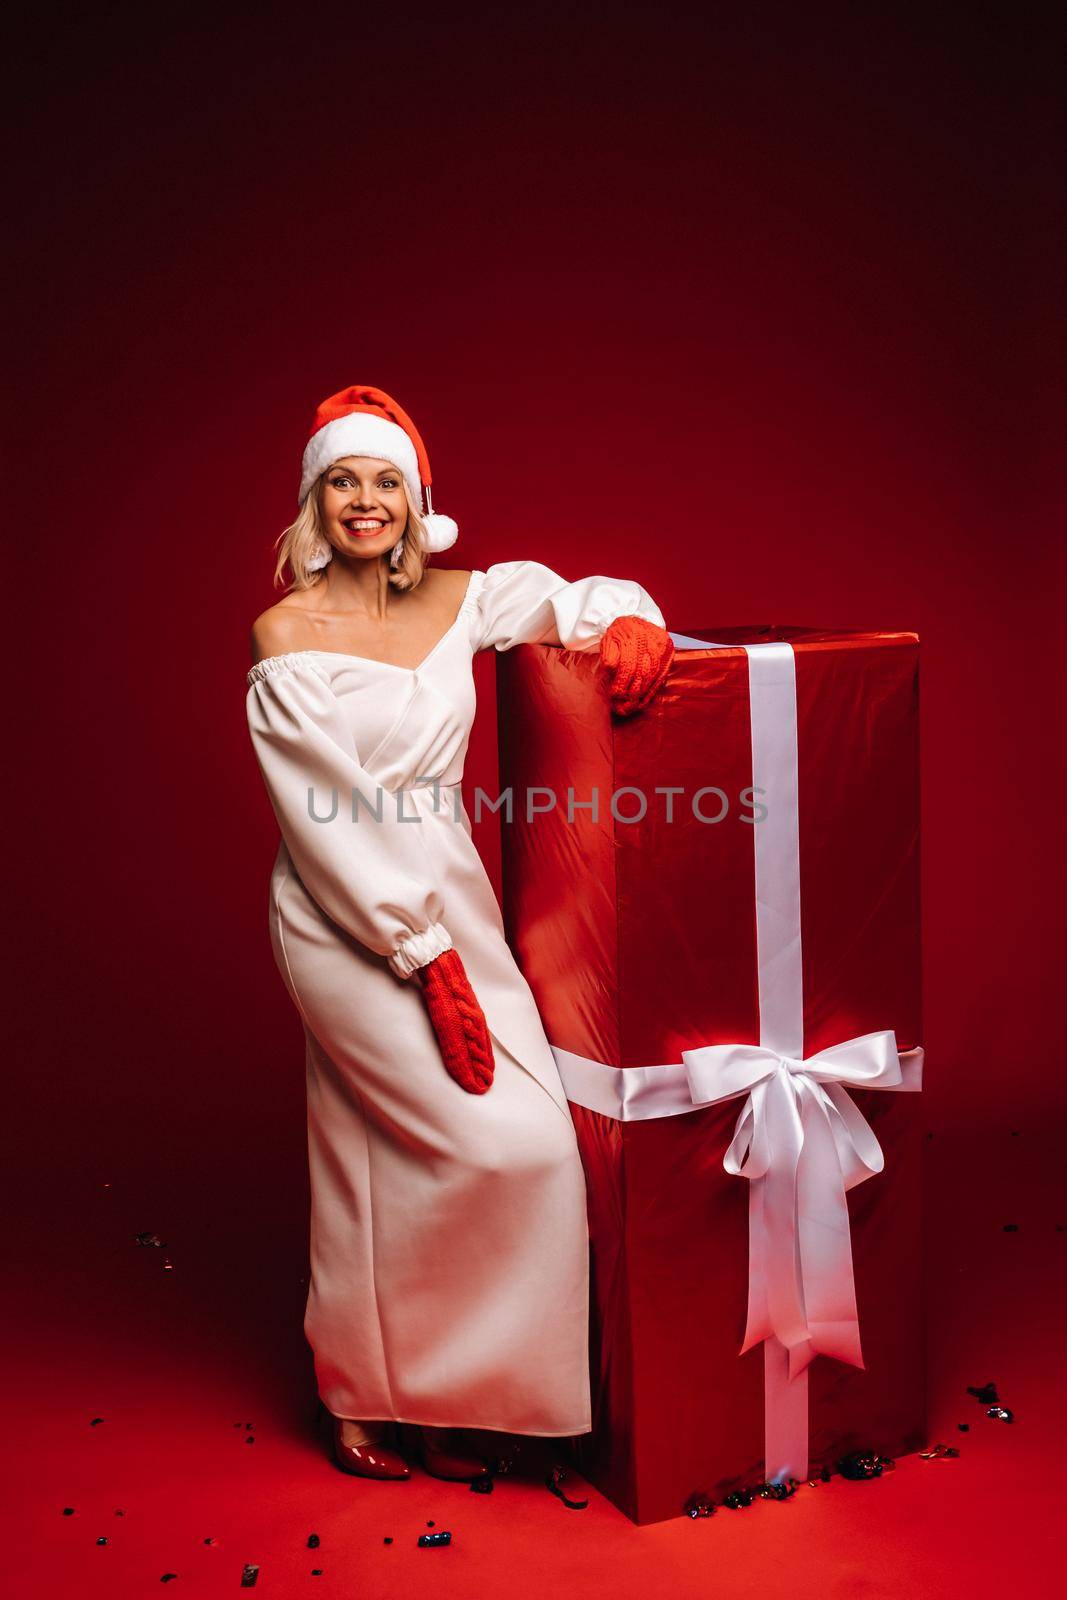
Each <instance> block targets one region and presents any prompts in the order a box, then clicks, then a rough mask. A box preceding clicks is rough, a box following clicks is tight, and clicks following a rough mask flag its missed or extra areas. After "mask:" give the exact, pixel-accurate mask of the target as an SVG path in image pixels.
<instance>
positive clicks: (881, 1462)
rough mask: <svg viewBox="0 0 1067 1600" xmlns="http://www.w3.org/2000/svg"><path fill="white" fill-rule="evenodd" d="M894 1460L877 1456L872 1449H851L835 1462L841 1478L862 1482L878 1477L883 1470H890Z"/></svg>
mask: <svg viewBox="0 0 1067 1600" xmlns="http://www.w3.org/2000/svg"><path fill="white" fill-rule="evenodd" d="M894 1465H895V1463H894V1462H892V1461H889V1460H888V1459H887V1458H886V1457H884V1456H879V1455H876V1454H875V1453H874V1451H873V1450H853V1451H852V1452H851V1453H850V1454H849V1455H847V1456H842V1457H841V1460H840V1461H839V1462H838V1463H837V1470H838V1472H839V1473H840V1474H841V1476H842V1477H843V1478H849V1479H851V1481H852V1482H853V1483H862V1482H864V1481H866V1480H867V1479H868V1478H880V1477H881V1476H882V1473H883V1472H889V1471H892V1469H893V1466H894Z"/></svg>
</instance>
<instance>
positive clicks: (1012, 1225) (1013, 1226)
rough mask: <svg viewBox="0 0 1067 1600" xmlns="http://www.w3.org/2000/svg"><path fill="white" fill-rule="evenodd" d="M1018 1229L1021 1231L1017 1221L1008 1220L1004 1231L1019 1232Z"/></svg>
mask: <svg viewBox="0 0 1067 1600" xmlns="http://www.w3.org/2000/svg"><path fill="white" fill-rule="evenodd" d="M1018 1231H1019V1224H1018V1223H1017V1222H1006V1223H1005V1224H1004V1232H1005V1233H1018Z"/></svg>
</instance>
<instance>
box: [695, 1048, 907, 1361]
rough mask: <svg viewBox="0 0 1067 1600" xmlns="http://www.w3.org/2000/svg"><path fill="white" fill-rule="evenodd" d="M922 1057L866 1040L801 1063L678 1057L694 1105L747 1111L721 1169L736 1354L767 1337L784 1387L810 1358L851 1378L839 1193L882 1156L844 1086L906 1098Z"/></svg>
mask: <svg viewBox="0 0 1067 1600" xmlns="http://www.w3.org/2000/svg"><path fill="white" fill-rule="evenodd" d="M922 1059H923V1052H922V1050H921V1049H915V1050H909V1051H906V1052H905V1054H904V1055H899V1054H898V1052H897V1042H896V1037H895V1035H894V1034H893V1033H892V1032H889V1033H866V1034H863V1035H861V1036H860V1037H859V1038H856V1039H848V1040H846V1041H845V1042H844V1043H843V1044H837V1045H833V1046H832V1047H831V1048H830V1049H828V1050H820V1051H819V1052H818V1053H817V1054H816V1055H813V1056H809V1057H808V1058H807V1059H806V1060H803V1061H798V1060H794V1059H793V1058H792V1057H790V1056H785V1055H779V1054H778V1052H777V1051H775V1050H771V1049H768V1048H766V1047H765V1046H763V1045H749V1044H728V1045H705V1046H702V1047H700V1048H699V1049H695V1050H683V1051H682V1062H683V1064H684V1066H685V1071H686V1076H687V1078H688V1081H689V1092H690V1094H691V1096H692V1099H693V1104H694V1105H697V1106H706V1105H715V1104H716V1103H717V1102H719V1101H722V1100H729V1099H732V1098H733V1097H734V1096H735V1095H741V1094H746V1093H747V1095H748V1098H747V1100H746V1101H745V1104H744V1106H743V1108H742V1111H741V1115H740V1117H739V1118H738V1121H737V1127H736V1129H735V1130H734V1137H733V1140H732V1142H731V1144H730V1148H729V1149H728V1150H727V1152H726V1155H725V1157H724V1160H723V1165H724V1167H725V1168H726V1170H727V1172H733V1173H736V1174H738V1175H739V1176H740V1177H743V1178H748V1179H749V1181H750V1183H751V1185H752V1188H751V1190H750V1191H749V1212H748V1217H749V1265H748V1325H747V1327H746V1329H745V1341H744V1344H743V1345H742V1347H741V1351H742V1354H743V1353H744V1351H746V1350H749V1349H751V1348H752V1346H753V1345H755V1344H759V1343H761V1342H762V1341H763V1340H765V1339H768V1338H771V1337H772V1336H773V1337H776V1338H777V1339H778V1340H779V1341H780V1343H781V1344H782V1345H784V1346H785V1349H786V1351H787V1352H788V1358H789V1377H790V1378H791V1379H792V1378H795V1377H796V1376H797V1375H798V1374H799V1373H802V1372H803V1371H804V1370H805V1368H806V1367H807V1366H808V1364H809V1363H810V1362H811V1360H812V1358H813V1357H814V1356H816V1355H818V1354H823V1355H828V1356H835V1357H836V1358H837V1360H839V1361H847V1362H849V1363H850V1364H851V1365H852V1366H856V1367H862V1366H863V1356H862V1354H861V1351H860V1333H859V1317H858V1314H857V1310H856V1285H855V1279H854V1276H853V1270H852V1242H851V1237H850V1233H849V1220H848V1201H847V1200H846V1198H845V1195H846V1192H847V1191H848V1190H849V1189H852V1188H854V1187H855V1186H856V1184H858V1183H862V1182H863V1181H864V1179H865V1178H870V1177H873V1175H874V1174H875V1173H876V1172H881V1170H882V1167H883V1165H884V1160H883V1156H882V1149H881V1146H880V1145H879V1143H878V1140H877V1139H876V1138H875V1136H874V1133H873V1131H872V1129H871V1127H870V1124H869V1123H868V1122H867V1120H866V1119H865V1117H864V1116H863V1115H862V1113H861V1112H860V1110H859V1108H858V1107H857V1106H856V1105H855V1104H854V1103H853V1101H852V1100H851V1099H850V1098H849V1096H848V1094H847V1093H846V1091H845V1089H844V1088H843V1087H842V1085H844V1084H846V1083H847V1084H850V1085H852V1086H853V1087H855V1088H863V1089H897V1090H905V1091H917V1090H919V1089H920V1088H921V1087H922Z"/></svg>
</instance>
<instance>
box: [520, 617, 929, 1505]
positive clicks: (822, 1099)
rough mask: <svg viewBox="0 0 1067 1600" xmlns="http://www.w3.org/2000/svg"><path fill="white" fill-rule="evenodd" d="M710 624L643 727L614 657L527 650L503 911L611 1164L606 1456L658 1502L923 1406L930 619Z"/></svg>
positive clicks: (885, 1436)
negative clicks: (843, 626)
mask: <svg viewBox="0 0 1067 1600" xmlns="http://www.w3.org/2000/svg"><path fill="white" fill-rule="evenodd" d="M674 637H675V640H676V643H677V644H679V645H681V643H682V641H683V639H684V640H685V643H686V644H689V643H691V642H692V641H691V640H689V639H685V636H683V635H674ZM695 638H696V639H697V641H701V640H703V641H713V643H712V644H711V645H708V646H706V647H703V648H679V649H678V652H677V654H676V656H675V660H674V663H673V665H672V668H671V673H670V676H669V679H668V681H667V683H666V685H665V686H664V688H663V689H662V690H661V692H660V693H659V694H658V696H657V697H656V698H655V699H654V700H653V701H652V702H651V704H650V705H649V706H648V707H647V708H646V709H645V710H644V711H643V712H641V713H639V714H638V715H637V716H634V717H632V718H626V719H622V718H616V717H613V716H612V714H611V710H610V702H609V700H608V697H607V695H606V693H605V691H604V687H603V682H602V677H601V673H602V669H601V668H600V665H599V661H598V658H597V656H596V654H595V653H585V652H578V651H568V650H560V649H558V648H551V647H547V646H540V645H522V646H519V647H518V648H516V649H513V650H511V651H508V652H503V653H502V654H501V655H500V657H499V660H498V718H499V733H500V765H501V787H502V792H503V793H507V791H508V790H510V791H511V803H512V810H511V816H510V820H505V822H504V825H503V826H502V840H503V861H502V868H503V891H504V916H505V926H506V929H507V932H508V937H509V940H510V943H511V946H512V949H513V950H514V951H515V954H516V957H517V959H518V961H519V963H520V965H521V967H522V970H523V972H524V973H525V976H526V978H527V980H528V981H529V983H530V986H531V988H532V990H533V993H534V996H535V998H536V1000H537V1004H538V1007H539V1010H540V1012H541V1016H542V1020H543V1022H544V1025H545V1031H546V1033H547V1035H548V1038H549V1040H550V1042H551V1044H552V1046H553V1048H554V1050H555V1053H556V1058H557V1062H558V1063H559V1065H560V1071H561V1075H562V1076H563V1080H564V1083H565V1085H566V1087H567V1093H568V1098H569V1100H570V1104H571V1110H572V1114H573V1117H574V1122H575V1127H576V1129H577V1133H578V1140H579V1145H580V1149H581V1154H582V1160H583V1163H584V1166H585V1171H586V1176H587V1181H588V1189H589V1229H590V1240H591V1263H592V1319H591V1353H592V1372H593V1400H594V1413H593V1414H594V1426H593V1431H592V1433H591V1434H589V1435H587V1436H585V1437H584V1438H582V1439H580V1440H579V1441H578V1442H577V1449H578V1458H579V1463H580V1465H581V1466H582V1468H583V1470H584V1471H585V1472H586V1474H587V1475H588V1476H589V1478H590V1479H591V1480H592V1481H593V1482H595V1483H596V1484H597V1485H598V1487H600V1488H601V1489H602V1491H603V1492H604V1493H605V1494H606V1495H607V1496H608V1497H609V1498H610V1499H611V1500H613V1501H614V1503H615V1504H616V1505H617V1506H619V1507H620V1508H621V1509H622V1510H623V1511H625V1512H626V1513H627V1515H629V1516H630V1517H631V1518H633V1519H634V1520H635V1521H637V1522H655V1521H659V1520H662V1519H664V1518H667V1517H671V1516H677V1515H681V1514H682V1513H683V1511H684V1509H685V1506H686V1503H687V1501H688V1500H689V1499H690V1497H691V1496H693V1495H697V1496H701V1495H703V1496H706V1497H708V1498H711V1499H713V1500H721V1499H722V1497H723V1496H724V1495H725V1494H726V1493H728V1492H729V1491H731V1490H732V1489H736V1488H739V1487H750V1486H752V1485H754V1484H757V1483H760V1482H762V1481H764V1479H765V1478H771V1477H773V1478H774V1479H775V1480H776V1481H782V1480H783V1479H784V1478H785V1477H787V1476H789V1475H790V1474H791V1473H792V1472H794V1471H798V1473H799V1472H803V1473H807V1472H809V1471H810V1472H814V1471H815V1470H816V1469H817V1468H818V1467H820V1466H822V1465H829V1466H833V1465H834V1463H835V1462H836V1461H837V1460H838V1459H840V1458H841V1457H842V1456H844V1455H845V1454H848V1453H850V1452H852V1451H857V1450H864V1451H874V1452H876V1453H878V1454H880V1455H882V1456H887V1457H895V1456H896V1455H898V1454H901V1453H904V1452H907V1451H909V1450H914V1449H915V1448H917V1447H918V1446H919V1445H920V1444H921V1443H922V1441H923V1426H924V1359H923V1310H922V1289H921V1236H920V1141H921V1138H922V1134H921V1126H920V1124H921V1115H922V1113H921V1099H920V1097H919V1096H918V1095H916V1094H914V1093H890V1094H887V1093H882V1092H880V1091H881V1090H882V1089H886V1088H903V1089H909V1088H910V1089H914V1088H917V1087H918V1079H917V1074H916V1072H915V1071H914V1070H910V1071H907V1070H905V1069H906V1068H907V1067H908V1064H909V1063H910V1065H911V1068H914V1067H915V1064H916V1062H919V1063H921V1049H920V1048H918V1047H919V1046H920V1045H921V1023H920V971H919V792H918V639H917V637H916V635H915V634H913V633H869V632H868V633H847V632H819V631H816V630H813V629H805V628H793V627H755V628H747V629H717V630H707V629H697V630H695ZM746 647H747V648H746ZM594 803H595V807H596V809H595V810H594ZM842 1046H843V1047H844V1048H843V1049H838V1050H836V1051H835V1050H834V1048H833V1047H842ZM898 1051H899V1057H900V1069H899V1070H898V1067H897V1062H898V1056H897V1052H898ZM813 1058H816V1059H813ZM857 1063H858V1066H857ZM902 1076H903V1077H904V1078H908V1079H909V1081H902ZM865 1083H868V1084H869V1085H870V1086H869V1087H864V1084H865ZM857 1085H859V1086H858V1087H857ZM845 1091H847V1093H846V1092H845ZM746 1094H747V1096H748V1098H747V1100H746ZM853 1108H856V1109H855V1113H854V1111H853ZM860 1113H861V1114H862V1118H865V1119H866V1123H863V1122H862V1119H861V1118H860V1116H859V1114H860ZM746 1116H747V1118H748V1120H747V1121H746V1120H745V1119H746ZM739 1117H740V1118H741V1122H742V1123H744V1127H743V1128H740V1129H739V1131H738V1135H737V1138H735V1137H734V1135H735V1128H738V1126H739ZM761 1119H762V1120H761ZM868 1125H869V1126H868ZM731 1141H733V1143H732V1144H731ZM875 1141H876V1142H875ZM786 1147H788V1149H787V1148H786ZM801 1147H803V1148H801ZM879 1147H880V1152H881V1153H880V1154H879ZM768 1149H773V1151H774V1154H773V1159H770V1160H769V1162H768V1161H767V1160H765V1159H764V1158H765V1157H766V1154H767V1150H768ZM724 1159H726V1160H727V1161H728V1164H732V1166H731V1170H729V1171H728V1170H726V1169H725V1168H724ZM883 1161H884V1166H882V1162H883ZM746 1162H747V1165H746ZM764 1166H766V1167H767V1171H766V1172H764V1171H763V1167H764ZM879 1168H881V1170H879ZM746 1178H747V1179H748V1180H749V1181H745V1180H746ZM867 1178H869V1180H870V1181H863V1180H865V1179H867ZM846 1190H847V1194H846V1192H845V1191H846ZM835 1208H836V1210H835ZM849 1233H851V1241H850V1240H849ZM768 1319H769V1320H768ZM746 1321H747V1326H746ZM772 1325H773V1326H772ZM745 1343H747V1344H748V1346H749V1347H748V1348H746V1350H745V1353H743V1354H742V1353H741V1349H742V1345H743V1344H745ZM861 1347H862V1349H861ZM861 1361H862V1365H859V1364H858V1363H859V1362H861ZM809 1462H810V1465H809ZM798 1463H799V1466H798ZM809 1492H810V1491H809Z"/></svg>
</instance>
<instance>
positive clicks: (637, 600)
mask: <svg viewBox="0 0 1067 1600" xmlns="http://www.w3.org/2000/svg"><path fill="white" fill-rule="evenodd" d="M429 490H430V470H429V463H428V460H427V457H426V451H425V449H424V447H423V444H422V441H421V439H420V438H419V435H418V433H417V431H416V429H415V427H414V425H413V423H412V422H411V420H410V418H409V417H407V416H406V415H405V413H404V412H403V411H401V410H400V408H399V407H398V406H397V405H396V404H395V402H394V401H392V400H391V399H390V398H389V396H388V395H386V394H384V393H383V392H382V391H381V390H378V389H368V388H358V387H357V388H351V389H346V390H343V391H342V392H341V393H339V394H336V395H333V396H332V397H331V398H330V399H329V400H327V401H325V402H324V403H323V405H321V406H320V407H319V409H318V411H317V412H316V415H315V421H314V425H313V428H312V432H311V437H310V439H309V441H308V444H307V448H306V449H305V451H304V461H303V474H302V481H301V487H300V504H301V511H300V515H299V516H298V517H297V519H296V521H295V522H294V523H293V524H292V526H291V527H290V528H288V529H287V530H286V531H285V533H284V534H283V535H282V538H281V540H280V550H279V559H278V569H277V572H276V574H275V577H276V581H281V577H282V574H283V572H284V570H285V569H286V568H288V569H289V571H290V573H291V580H292V581H291V583H290V586H289V590H288V592H287V593H286V595H285V597H284V598H283V599H282V600H281V601H280V602H279V603H278V604H277V605H275V606H272V607H271V608H270V610H268V611H266V612H264V613H263V615H262V616H261V617H259V618H258V619H257V621H256V623H255V625H254V627H253V630H252V656H253V662H254V665H253V667H252V670H251V671H250V672H249V674H248V685H249V688H248V724H249V729H250V732H251V736H252V742H253V745H254V748H255V751H256V755H257V758H258V760H259V763H260V767H261V769H262V772H263V776H264V779H265V781H266V785H267V789H268V792H269V794H270V798H271V802H272V804H273V806H274V810H275V813H276V815H277V818H278V823H279V825H280V828H281V835H282V837H281V842H280V845H279V849H278V854H277V858H276V861H275V865H274V870H273V873H272V877H271V889H270V930H271V940H272V945H273V949H274V955H275V959H276V961H277V964H278V967H279V970H280V972H281V975H282V978H283V980H284V982H285V985H286V988H287V990H288V992H289V995H290V998H291V999H292V1001H293V1004H294V1005H295V1006H296V1008H297V1011H298V1012H299V1014H300V1016H301V1019H302V1021H303V1025H304V1031H305V1036H306V1046H307V1049H306V1064H307V1097H308V1149H309V1164H310V1176H311V1200H312V1219H311V1281H310V1290H309V1295H308V1303H307V1314H306V1320H305V1332H306V1334H307V1337H308V1341H309V1343H310V1345H311V1347H312V1350H313V1352H314V1357H315V1369H316V1377H317V1380H318V1387H319V1393H320V1396H321V1399H322V1402H323V1404H324V1406H325V1408H326V1409H327V1411H328V1413H329V1414H331V1415H332V1418H333V1425H332V1433H333V1453H334V1458H335V1460H336V1461H337V1463H338V1465H340V1466H342V1467H343V1468H344V1469H345V1470H346V1471H350V1472H355V1473H358V1474H361V1475H363V1476H368V1477H380V1478H403V1477H408V1476H409V1475H410V1468H409V1466H408V1464H407V1462H406V1461H405V1460H404V1457H403V1455H402V1454H401V1453H400V1451H399V1450H398V1449H397V1448H396V1447H395V1445H396V1438H395V1435H392V1436H391V1434H390V1431H389V1427H388V1425H389V1424H391V1423H401V1424H410V1425H413V1427H412V1429H409V1428H405V1429H404V1431H403V1433H402V1434H401V1436H400V1443H401V1445H404V1444H405V1442H408V1443H410V1444H411V1446H412V1448H413V1449H414V1450H415V1451H416V1453H417V1454H418V1455H420V1456H421V1459H422V1462H423V1464H424V1466H425V1467H426V1468H427V1470H428V1471H431V1472H433V1473H435V1474H436V1475H438V1476H442V1477H451V1478H459V1479H464V1478H472V1477H474V1476H477V1475H479V1474H481V1473H484V1472H485V1471H486V1470H487V1468H486V1464H485V1462H484V1461H481V1460H480V1459H479V1458H478V1457H477V1456H475V1455H474V1454H473V1453H472V1452H471V1451H470V1450H469V1449H467V1450H462V1449H459V1448H457V1447H456V1441H455V1440H454V1439H452V1437H451V1430H452V1429H453V1428H457V1427H471V1428H481V1429H495V1430H500V1431H503V1432H508V1433H514V1434H541V1435H574V1434H580V1433H585V1432H588V1430H589V1428H590V1395H589V1373H588V1355H587V1337H588V1335H587V1309H588V1276H587V1273H588V1260H587V1231H586V1219H585V1188H584V1181H583V1174H582V1168H581V1164H580V1161H579V1157H578V1150H577V1144H576V1140H575V1135H574V1129H573V1126H572V1124H571V1119H570V1113H569V1110H568V1106H567V1101H566V1097H565V1095H564V1093H563V1089H562V1086H561V1084H560V1080H559V1076H558V1074H557V1071H556V1066H555V1061H554V1059H553V1056H552V1053H551V1050H550V1048H549V1045H548V1041H547V1040H546V1038H545V1034H544V1030H543V1028H542V1026H541V1023H540V1019H539V1017H538V1013H537V1009H536V1006H535V1004H534V1000H533V996H532V994H531V992H530V989H529V986H528V985H527V983H526V981H525V979H524V978H523V976H522V974H521V972H520V971H519V969H518V967H517V965H516V964H515V961H514V959H513V957H512V955H511V952H510V950H509V948H508V946H507V944H506V942H505V940H504V932H503V924H502V920H501V916H500V911H499V908H498V906H497V903H496V899H495V897H494V895H493V892H492V887H491V885H490V883H489V879H488V877H487V876H486V873H485V870H484V868H483V866H482V863H481V859H480V857H479V856H478V853H477V851H476V849H475V847H474V844H473V841H472V838H471V830H470V822H469V819H468V817H467V813H466V811H465V809H464V808H463V803H462V798H461V791H460V788H459V784H460V779H461V777H462V773H463V758H464V754H465V752H466V748H467V742H468V738H469V735H470V729H471V723H472V721H473V717H474V711H475V691H474V681H473V675H472V670H471V663H472V659H473V656H474V653H475V651H477V650H484V649H488V648H489V647H490V646H493V647H495V648H496V649H497V650H507V649H510V648H511V647H512V646H513V645H516V644H519V643H522V642H524V641H530V642H533V641H538V642H542V643H548V644H555V645H562V646H564V647H566V648H569V649H574V650H593V649H599V651H600V658H601V660H602V661H603V663H604V665H605V668H606V687H607V690H608V692H609V693H610V694H611V696H612V699H613V703H614V706H615V708H616V709H617V710H618V712H619V713H620V714H624V715H628V714H631V713H633V712H634V711H638V710H640V709H641V707H642V706H644V705H645V704H647V701H648V699H649V698H650V697H651V695H652V694H653V693H654V692H655V691H656V689H657V688H658V687H659V685H660V684H661V683H662V681H663V679H664V678H665V676H666V674H667V670H668V668H669V665H670V659H671V656H672V654H673V645H672V643H671V641H670V638H669V637H668V635H667V634H666V632H665V631H664V628H663V617H662V615H661V613H660V611H659V608H658V607H657V606H656V604H655V602H654V601H653V600H652V599H651V597H650V596H649V595H648V594H647V593H646V592H645V590H644V589H642V588H641V586H640V585H639V584H636V583H630V582H623V581H617V580H613V579H610V578H599V577H594V578H585V579H583V580H581V581H580V582H578V583H566V582H565V581H564V580H563V579H562V578H559V577H557V576H556V574H555V573H554V572H551V571H549V569H548V568H547V567H544V566H541V565H540V564H539V563H537V562H534V561H511V562H504V563H502V564H500V565H498V566H491V567H490V568H489V569H488V571H487V572H457V571H437V570H428V569H427V567H426V564H425V559H426V555H427V554H428V553H430V552H433V551H439V550H443V549H447V548H448V547H449V546H450V545H452V544H453V543H454V542H455V539H456V536H457V530H456V526H455V524H454V523H453V522H451V521H450V520H449V519H448V518H444V517H440V516H436V515H434V514H433V513H432V510H431V511H429V513H428V514H426V515H424V514H423V513H422V509H421V505H422V495H423V494H424V493H425V495H426V499H427V503H428V504H429ZM412 1432H414V1437H413V1438H412V1437H411V1435H412Z"/></svg>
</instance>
